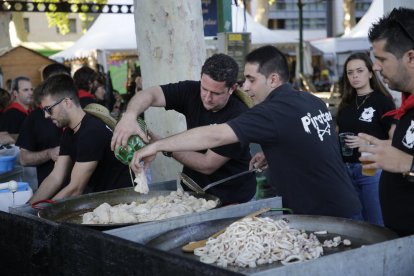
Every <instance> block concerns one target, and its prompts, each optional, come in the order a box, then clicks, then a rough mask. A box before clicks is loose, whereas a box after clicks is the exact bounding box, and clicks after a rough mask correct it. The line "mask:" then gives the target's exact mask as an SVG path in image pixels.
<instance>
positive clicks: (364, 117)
mask: <svg viewBox="0 0 414 276" xmlns="http://www.w3.org/2000/svg"><path fill="white" fill-rule="evenodd" d="M374 112H375V109H373V108H372V107H368V108H364V111H363V112H362V113H361V116H360V117H359V120H360V121H364V122H372V118H373V117H374Z"/></svg>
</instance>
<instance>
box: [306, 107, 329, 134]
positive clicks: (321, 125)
mask: <svg viewBox="0 0 414 276" xmlns="http://www.w3.org/2000/svg"><path fill="white" fill-rule="evenodd" d="M301 120H302V124H303V128H304V129H305V131H306V132H307V133H309V134H311V130H310V128H309V126H310V125H312V126H313V127H314V128H315V129H316V131H317V133H318V136H319V139H321V141H323V136H324V135H325V134H328V135H331V125H330V123H329V122H330V121H332V115H331V113H330V112H325V113H323V112H322V111H321V110H319V114H318V115H316V116H312V115H311V114H310V113H309V112H308V114H307V115H306V116H303V117H302V118H301Z"/></svg>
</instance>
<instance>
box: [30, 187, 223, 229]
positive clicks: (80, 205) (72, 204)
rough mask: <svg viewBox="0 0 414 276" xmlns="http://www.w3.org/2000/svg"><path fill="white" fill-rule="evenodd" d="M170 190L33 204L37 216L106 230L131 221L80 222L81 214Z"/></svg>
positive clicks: (101, 194) (107, 193) (117, 192)
mask: <svg viewBox="0 0 414 276" xmlns="http://www.w3.org/2000/svg"><path fill="white" fill-rule="evenodd" d="M170 193H171V191H151V190H150V191H149V193H148V194H139V193H137V192H135V191H134V188H132V187H131V188H122V189H117V190H112V191H105V192H99V193H92V194H85V195H81V196H76V197H70V198H68V199H63V200H60V201H57V202H56V203H52V204H49V205H47V206H46V207H44V208H42V207H41V206H39V205H36V206H33V207H34V208H37V209H39V212H38V216H39V217H41V218H44V219H48V220H52V221H55V222H65V223H72V224H80V225H83V226H88V227H92V228H99V230H108V229H112V228H117V227H123V226H128V225H132V223H114V224H82V215H83V214H84V213H86V212H90V211H92V210H93V209H95V208H96V207H98V206H99V205H101V204H102V203H104V202H106V203H108V204H110V205H117V204H121V203H131V202H133V201H136V202H138V203H139V202H141V203H145V202H147V201H148V200H149V199H151V198H154V197H158V196H161V195H163V196H167V195H169V194H170ZM189 193H190V194H192V195H193V196H194V197H197V198H205V199H206V200H215V201H216V202H217V206H216V208H217V207H219V206H220V205H221V202H220V199H219V198H218V197H216V196H213V195H209V194H205V195H197V194H196V193H193V192H189ZM103 228H105V229H103Z"/></svg>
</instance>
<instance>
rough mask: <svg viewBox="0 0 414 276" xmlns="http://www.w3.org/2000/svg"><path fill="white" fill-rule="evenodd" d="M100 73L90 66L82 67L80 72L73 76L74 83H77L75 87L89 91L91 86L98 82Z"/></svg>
mask: <svg viewBox="0 0 414 276" xmlns="http://www.w3.org/2000/svg"><path fill="white" fill-rule="evenodd" d="M97 78H98V73H97V72H96V71H95V70H93V69H92V68H89V67H88V66H82V67H81V68H79V69H78V70H76V72H75V74H74V75H73V81H74V82H75V86H76V87H77V88H78V89H83V90H86V91H89V89H90V85H91V84H92V83H93V82H94V81H95V80H97Z"/></svg>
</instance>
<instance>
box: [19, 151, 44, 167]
mask: <svg viewBox="0 0 414 276" xmlns="http://www.w3.org/2000/svg"><path fill="white" fill-rule="evenodd" d="M50 159H51V158H50V156H49V149H45V150H42V151H30V150H26V149H21V151H20V164H22V165H23V166H37V165H40V164H43V163H46V162H47V161H49V160H50Z"/></svg>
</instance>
